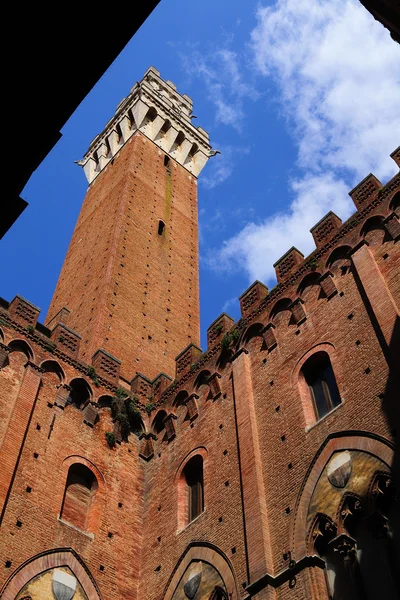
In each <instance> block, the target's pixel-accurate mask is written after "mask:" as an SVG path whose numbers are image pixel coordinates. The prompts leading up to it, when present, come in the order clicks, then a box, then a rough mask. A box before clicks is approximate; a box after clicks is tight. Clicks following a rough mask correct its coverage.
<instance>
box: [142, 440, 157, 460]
mask: <svg viewBox="0 0 400 600" xmlns="http://www.w3.org/2000/svg"><path fill="white" fill-rule="evenodd" d="M156 439H157V436H156V435H154V433H142V434H141V435H140V436H139V440H140V441H141V445H140V450H139V456H140V457H141V458H143V459H144V460H147V461H148V460H150V459H151V458H153V456H154V444H153V440H156Z"/></svg>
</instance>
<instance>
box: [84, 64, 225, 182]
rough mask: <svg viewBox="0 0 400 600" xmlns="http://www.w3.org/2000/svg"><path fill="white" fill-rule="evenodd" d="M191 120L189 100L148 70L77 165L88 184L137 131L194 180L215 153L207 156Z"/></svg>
mask: <svg viewBox="0 0 400 600" xmlns="http://www.w3.org/2000/svg"><path fill="white" fill-rule="evenodd" d="M191 118H192V101H191V99H190V98H189V97H188V96H186V94H184V95H181V94H179V93H178V92H177V91H176V87H175V85H174V84H173V83H172V82H170V81H164V80H163V79H161V77H160V73H159V72H158V71H157V70H156V69H154V67H150V68H149V69H148V70H147V71H146V73H145V75H144V77H143V79H142V81H140V82H138V83H136V84H135V85H134V86H133V88H132V89H131V91H130V94H129V95H128V96H127V97H126V98H124V99H123V100H122V101H121V102H120V104H119V105H118V106H117V110H116V112H115V115H114V117H112V119H110V121H109V122H108V123H107V125H106V127H105V129H104V131H103V132H102V133H100V134H99V135H98V136H96V137H95V139H94V140H93V142H92V143H91V145H90V147H89V150H88V151H87V153H86V154H85V156H84V157H83V159H82V160H79V161H77V163H78V164H79V165H80V166H82V167H83V170H84V171H85V175H86V178H87V180H88V181H89V183H92V181H94V179H96V177H97V176H98V175H99V173H101V171H102V170H103V169H104V168H105V167H106V166H107V164H108V163H109V162H110V161H111V160H112V159H113V158H114V157H115V155H116V154H117V153H118V152H119V150H120V149H121V148H122V147H123V146H124V145H125V144H126V143H127V141H128V140H129V139H130V138H131V136H132V135H133V134H134V133H135V132H136V131H140V132H141V133H143V134H144V135H145V136H146V137H148V138H149V139H150V140H152V141H153V142H154V143H155V144H156V145H157V146H158V147H159V148H160V149H161V150H162V151H163V152H165V153H166V154H169V155H170V156H171V157H172V158H173V159H174V160H176V161H177V162H178V163H179V164H180V165H182V166H183V167H185V169H187V170H188V171H189V172H190V173H192V175H194V176H195V177H197V176H198V175H199V173H200V171H201V170H202V168H203V167H204V166H205V164H206V163H207V161H208V159H209V158H210V156H213V155H214V154H215V152H211V146H210V143H209V136H208V133H207V132H206V131H204V129H202V128H201V127H194V126H193V125H192V123H191Z"/></svg>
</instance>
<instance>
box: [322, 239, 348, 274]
mask: <svg viewBox="0 0 400 600" xmlns="http://www.w3.org/2000/svg"><path fill="white" fill-rule="evenodd" d="M350 250H351V246H338V247H337V248H335V249H334V250H333V251H332V252H331V253H330V255H329V256H328V260H327V261H326V266H327V267H328V269H331V270H332V271H335V270H337V271H339V270H341V272H342V274H343V275H345V274H346V273H347V271H348V270H349V268H350V258H349V252H350Z"/></svg>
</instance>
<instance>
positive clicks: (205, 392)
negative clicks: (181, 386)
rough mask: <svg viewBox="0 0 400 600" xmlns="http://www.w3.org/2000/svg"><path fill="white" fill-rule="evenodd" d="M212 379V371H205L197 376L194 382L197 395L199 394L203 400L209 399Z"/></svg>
mask: <svg viewBox="0 0 400 600" xmlns="http://www.w3.org/2000/svg"><path fill="white" fill-rule="evenodd" d="M210 377H211V371H208V370H207V369H203V370H202V371H200V373H199V374H198V375H197V377H196V380H195V382H194V389H195V391H196V394H198V396H199V397H200V398H201V399H202V400H207V398H208V397H209V395H210V386H209V383H208V380H209V379H210Z"/></svg>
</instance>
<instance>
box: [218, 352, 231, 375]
mask: <svg viewBox="0 0 400 600" xmlns="http://www.w3.org/2000/svg"><path fill="white" fill-rule="evenodd" d="M233 355H234V352H233V350H232V349H231V348H223V349H222V351H221V353H220V355H219V356H218V358H217V363H216V365H217V367H218V370H219V371H223V370H224V369H226V367H227V366H228V365H229V364H230V362H231V358H232V356H233Z"/></svg>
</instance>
